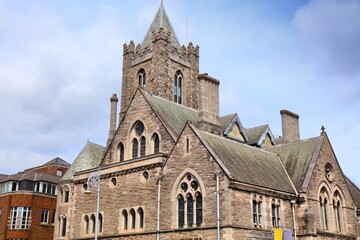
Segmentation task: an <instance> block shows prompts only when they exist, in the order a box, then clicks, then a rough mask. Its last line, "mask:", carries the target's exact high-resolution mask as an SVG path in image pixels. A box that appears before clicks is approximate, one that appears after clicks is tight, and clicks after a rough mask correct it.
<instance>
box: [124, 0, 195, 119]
mask: <svg viewBox="0 0 360 240" xmlns="http://www.w3.org/2000/svg"><path fill="white" fill-rule="evenodd" d="M198 74H199V47H198V46H196V47H194V46H193V44H192V43H189V44H188V46H184V45H183V46H181V45H180V43H179V41H178V39H177V37H176V34H175V32H174V30H173V27H172V26H171V23H170V21H169V18H168V16H167V14H166V12H165V9H164V6H163V3H162V1H161V4H160V7H159V9H158V11H157V13H156V15H155V17H154V19H153V21H152V23H151V25H150V28H149V30H148V32H147V34H146V36H145V37H144V39H143V41H142V43H141V44H138V45H137V46H135V44H134V42H133V41H131V42H130V43H129V44H128V45H127V44H124V49H123V76H122V89H121V109H120V117H121V116H122V115H123V114H124V112H125V111H126V110H127V108H128V106H129V104H130V101H131V98H132V96H133V95H134V93H135V91H136V89H137V88H138V87H141V88H143V90H144V91H146V92H148V93H151V94H153V95H156V96H159V97H162V98H164V99H168V100H170V101H174V102H176V103H178V104H182V105H184V106H187V107H190V108H194V109H198V107H199V97H198V96H199V81H198Z"/></svg>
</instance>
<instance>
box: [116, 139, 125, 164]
mask: <svg viewBox="0 0 360 240" xmlns="http://www.w3.org/2000/svg"><path fill="white" fill-rule="evenodd" d="M117 151H118V156H119V161H120V162H123V161H124V144H122V143H119V146H118V149H117Z"/></svg>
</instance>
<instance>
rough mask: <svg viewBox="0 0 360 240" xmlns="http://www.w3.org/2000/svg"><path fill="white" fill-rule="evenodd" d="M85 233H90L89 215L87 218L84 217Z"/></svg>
mask: <svg viewBox="0 0 360 240" xmlns="http://www.w3.org/2000/svg"><path fill="white" fill-rule="evenodd" d="M84 232H85V234H88V233H89V217H88V215H85V217H84Z"/></svg>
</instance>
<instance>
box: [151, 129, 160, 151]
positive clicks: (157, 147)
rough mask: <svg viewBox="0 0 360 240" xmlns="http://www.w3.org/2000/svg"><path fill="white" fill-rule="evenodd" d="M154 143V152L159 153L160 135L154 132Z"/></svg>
mask: <svg viewBox="0 0 360 240" xmlns="http://www.w3.org/2000/svg"><path fill="white" fill-rule="evenodd" d="M152 143H153V147H154V149H153V150H154V153H159V151H160V139H159V136H158V135H157V134H156V133H154V135H153V137H152Z"/></svg>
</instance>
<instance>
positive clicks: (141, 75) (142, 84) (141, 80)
mask: <svg viewBox="0 0 360 240" xmlns="http://www.w3.org/2000/svg"><path fill="white" fill-rule="evenodd" d="M138 79H139V87H141V88H142V89H144V90H145V91H146V72H145V70H144V69H142V68H141V69H140V70H139V72H138Z"/></svg>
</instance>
